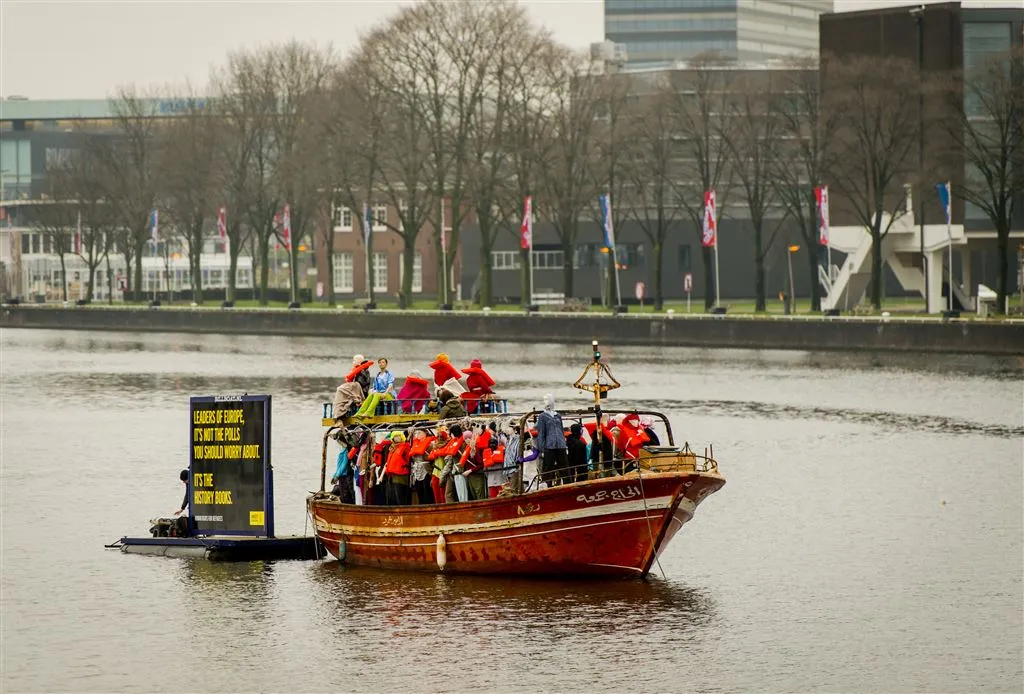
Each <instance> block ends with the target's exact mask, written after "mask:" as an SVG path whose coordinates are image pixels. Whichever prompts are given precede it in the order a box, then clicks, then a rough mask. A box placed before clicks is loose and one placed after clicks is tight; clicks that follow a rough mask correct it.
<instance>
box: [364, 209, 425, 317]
mask: <svg viewBox="0 0 1024 694" xmlns="http://www.w3.org/2000/svg"><path fill="white" fill-rule="evenodd" d="M370 214H373V213H372V212H371V213H370ZM363 224H366V221H365V220H364V221H363ZM364 246H365V248H366V251H365V252H366V259H365V260H366V262H365V263H363V266H364V267H365V268H366V296H367V298H368V299H369V300H370V301H375V300H376V297H377V293H376V292H375V291H374V286H373V230H372V229H371V230H370V233H368V234H366V243H365V244H364ZM402 253H403V256H402V257H403V258H404V257H405V255H404V253H405V251H404V250H403V251H402ZM402 263H403V268H402V279H401V281H400V282H399V284H400V285H401V286H402V287H405V267H404V263H405V261H404V260H403V261H402ZM354 272H355V270H354V269H353V273H354ZM409 272H412V270H411V269H410V270H409ZM409 286H410V287H411V286H412V280H409Z"/></svg>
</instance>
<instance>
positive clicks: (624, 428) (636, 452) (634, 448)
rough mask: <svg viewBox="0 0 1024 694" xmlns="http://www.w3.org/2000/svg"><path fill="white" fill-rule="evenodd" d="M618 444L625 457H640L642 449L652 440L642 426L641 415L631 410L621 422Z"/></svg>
mask: <svg viewBox="0 0 1024 694" xmlns="http://www.w3.org/2000/svg"><path fill="white" fill-rule="evenodd" d="M619 430H620V432H621V433H620V434H619V438H618V441H617V443H618V446H619V448H620V449H621V450H622V452H623V455H624V457H626V458H629V459H633V460H635V459H636V458H639V457H640V449H641V448H642V447H643V445H644V444H645V443H647V442H648V441H650V440H651V439H650V437H649V436H648V435H647V434H645V433H644V432H643V431H642V430H641V428H640V415H638V414H636V413H635V412H631V413H629V414H628V415H626V416H625V417H623V418H622V421H621V422H620V423H619Z"/></svg>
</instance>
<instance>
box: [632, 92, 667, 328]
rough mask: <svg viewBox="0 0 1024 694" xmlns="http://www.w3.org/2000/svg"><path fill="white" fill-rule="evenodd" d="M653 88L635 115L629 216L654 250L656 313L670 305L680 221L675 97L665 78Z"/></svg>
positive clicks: (645, 96)
mask: <svg viewBox="0 0 1024 694" xmlns="http://www.w3.org/2000/svg"><path fill="white" fill-rule="evenodd" d="M654 79H655V80H656V81H655V82H654V83H653V84H652V85H651V88H650V89H642V90H640V94H639V96H640V104H639V105H638V112H637V113H636V115H635V116H634V120H633V127H632V137H633V141H634V143H635V151H634V162H633V166H630V167H629V169H628V175H629V179H630V184H631V185H630V190H631V194H630V196H629V205H628V208H629V211H630V213H631V214H632V216H633V218H634V219H636V222H637V224H638V225H639V226H640V230H641V231H642V232H643V233H644V235H645V236H646V237H647V239H648V240H649V241H650V242H651V247H652V248H653V250H654V309H655V310H656V311H660V310H662V308H664V306H665V295H664V281H663V276H662V274H663V273H662V267H663V265H664V260H663V259H664V254H665V240H666V239H667V238H668V234H669V231H670V229H671V228H672V224H673V223H674V222H675V221H676V218H677V215H678V213H679V207H678V205H676V203H675V194H674V188H673V185H672V181H671V176H672V173H673V162H674V161H675V159H676V142H675V135H676V119H675V115H674V112H673V108H674V104H675V98H676V97H675V93H674V90H673V88H672V84H671V82H670V81H669V80H668V78H667V77H666V76H664V75H658V76H656V77H655V78H654Z"/></svg>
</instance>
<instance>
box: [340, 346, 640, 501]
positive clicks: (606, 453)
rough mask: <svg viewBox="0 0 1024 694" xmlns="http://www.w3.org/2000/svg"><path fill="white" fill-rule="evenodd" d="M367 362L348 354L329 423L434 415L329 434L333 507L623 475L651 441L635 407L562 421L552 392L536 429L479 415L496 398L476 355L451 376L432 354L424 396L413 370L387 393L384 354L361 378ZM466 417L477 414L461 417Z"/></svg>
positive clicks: (483, 494) (470, 497)
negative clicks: (373, 371) (400, 425)
mask: <svg viewBox="0 0 1024 694" xmlns="http://www.w3.org/2000/svg"><path fill="white" fill-rule="evenodd" d="M373 363H374V362H373V361H372V360H368V359H365V358H364V357H363V355H358V354H357V355H356V356H355V357H354V358H353V360H352V371H350V372H349V374H348V375H347V376H346V377H345V382H344V383H342V384H341V385H340V386H339V387H338V390H337V393H336V395H335V400H334V414H335V421H336V422H337V423H338V424H341V422H342V420H343V419H346V418H349V417H357V418H358V417H367V416H372V415H373V414H374V413H377V414H384V415H389V414H422V413H434V412H436V413H437V419H438V422H437V423H429V424H423V423H419V424H417V425H414V426H410V427H409V428H407V429H401V430H399V429H396V428H395V427H394V426H392V427H385V428H374V426H372V425H365V424H362V423H357V424H351V423H350V425H349V426H347V427H345V426H341V427H339V428H338V429H337V430H336V431H335V432H334V434H333V438H334V439H335V441H337V442H338V444H339V446H340V450H339V452H338V456H337V464H336V466H335V470H334V474H333V476H332V478H331V484H332V485H333V488H332V490H331V493H332V494H334V495H335V496H337V497H338V498H339V500H340V501H341V502H342V503H353V504H366V505H395V506H401V505H409V504H440V503H453V502H459V501H476V500H480V499H487V498H495V497H498V496H501V495H503V494H511V493H512V489H513V487H514V486H516V483H517V482H518V483H520V484H521V486H522V488H523V489H524V490H528V489H530V488H539V487H543V486H550V485H556V484H568V483H572V482H578V481H581V480H584V479H588V478H589V477H591V476H594V475H598V476H600V475H610V474H624V473H625V472H627V470H628V468H629V466H630V461H631V460H633V459H636V458H637V457H638V456H639V452H640V449H641V448H642V447H643V446H647V445H658V443H659V441H658V437H657V434H656V433H655V432H654V430H653V429H652V428H651V422H650V421H647V420H645V419H642V418H641V417H639V415H637V414H635V413H633V414H627V415H625V416H623V417H621V418H620V419H618V420H615V419H610V418H608V417H604V418H603V421H602V422H601V423H600V424H599V423H598V422H597V421H596V419H595V420H593V421H589V422H584V421H582V420H581V421H574V422H572V423H571V424H570V425H569V426H568V427H566V426H565V425H564V423H563V421H562V416H561V415H560V414H559V413H558V411H557V410H556V409H555V400H554V398H553V397H552V396H551V395H545V396H544V407H543V410H542V411H541V412H540V414H539V415H538V416H537V418H536V424H535V426H534V427H532V428H529V429H528V430H526V431H524V432H521V433H520V432H519V431H518V430H517V426H518V424H519V422H518V419H511V418H509V417H502V416H494V417H488V416H487V414H488V413H489V412H491V409H489V406H488V403H490V402H494V401H496V399H497V398H496V396H495V394H494V391H493V390H492V388H493V386H494V385H495V382H494V379H492V378H491V377H490V376H489V375H488V374H487V372H486V371H485V370H484V369H483V365H482V364H481V363H480V360H478V359H474V360H473V361H472V362H471V363H470V366H469V367H467V368H466V369H463V370H462V373H461V374H460V372H459V370H458V369H456V368H455V367H454V366H452V365H451V363H450V361H449V359H448V356H447V355H445V354H439V355H437V357H436V358H435V360H434V361H433V362H431V364H430V367H431V368H432V369H433V371H434V378H433V381H434V393H433V395H431V393H430V390H429V387H428V386H429V383H428V382H427V381H426V380H425V379H423V378H422V376H420V374H419V372H417V371H412V372H410V374H409V376H408V377H406V380H405V383H404V384H403V386H402V388H401V389H400V390H398V391H397V393H396V392H395V379H394V376H392V375H391V373H390V372H389V371H388V369H387V366H388V360H387V359H386V358H381V359H379V360H378V362H377V364H378V373H377V375H376V376H375V377H371V376H370V374H369V369H370V367H372V366H373ZM463 374H464V375H465V376H466V386H463V385H462V383H461V378H462V375H463ZM382 403H384V406H383V407H382ZM473 414H476V415H479V416H476V417H473V418H472V419H470V418H469V415H473ZM598 430H600V435H598ZM520 439H522V440H520ZM598 441H600V445H599V444H598ZM520 468H522V473H521V474H522V477H521V480H520V478H519V475H520Z"/></svg>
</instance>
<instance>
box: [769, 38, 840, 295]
mask: <svg viewBox="0 0 1024 694" xmlns="http://www.w3.org/2000/svg"><path fill="white" fill-rule="evenodd" d="M822 60H825V59H824V58H823V59H822ZM823 67H825V66H823ZM825 69H827V67H825ZM779 80H780V82H781V84H780V85H779V87H780V88H779V94H778V96H777V98H778V102H777V103H778V108H777V110H776V113H777V114H778V117H779V119H780V121H781V123H780V128H779V135H780V138H779V139H780V143H781V144H780V148H779V156H778V158H777V159H776V161H775V166H774V168H773V175H774V178H775V187H776V194H777V195H778V199H779V200H780V202H781V203H782V205H783V207H785V209H786V212H787V214H788V215H789V216H790V217H791V218H792V219H794V220H795V221H796V223H797V226H798V228H799V229H800V235H801V236H802V237H803V240H804V243H805V244H806V246H807V248H808V250H810V249H814V248H817V246H818V217H817V213H816V209H817V208H816V201H815V197H814V188H815V187H817V186H819V185H825V184H826V182H827V179H826V172H827V171H829V169H831V168H832V166H833V159H832V157H833V156H834V153H835V133H836V127H837V124H838V122H839V117H840V113H839V112H838V111H836V110H833V109H824V108H823V103H822V99H821V79H820V75H819V61H818V60H817V59H816V58H810V57H800V58H795V59H792V60H791V61H790V62H789V64H788V65H787V69H786V70H785V72H783V73H782V74H781V75H780V77H779ZM807 260H808V268H807V270H808V273H809V275H808V279H809V280H810V287H811V310H812V311H819V310H821V289H820V287H819V285H818V254H817V253H814V252H809V253H808V254H807ZM829 272H831V268H830V269H829Z"/></svg>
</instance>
